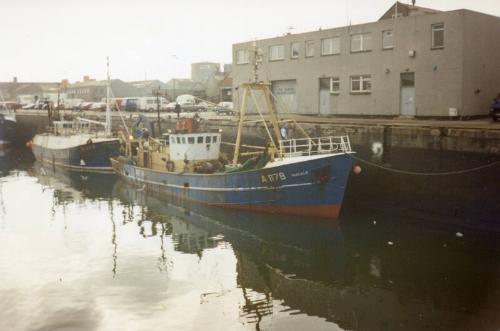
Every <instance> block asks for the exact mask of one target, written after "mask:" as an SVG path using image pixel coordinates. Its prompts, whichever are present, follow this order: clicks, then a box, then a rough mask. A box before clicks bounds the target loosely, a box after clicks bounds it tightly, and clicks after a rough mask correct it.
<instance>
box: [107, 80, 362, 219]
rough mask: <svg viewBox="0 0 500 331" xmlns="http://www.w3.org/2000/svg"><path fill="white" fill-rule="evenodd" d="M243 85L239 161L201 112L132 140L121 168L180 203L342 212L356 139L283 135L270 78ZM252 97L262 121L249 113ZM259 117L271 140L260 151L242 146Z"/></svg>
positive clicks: (328, 214) (325, 214) (117, 164)
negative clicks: (207, 127) (158, 133)
mask: <svg viewBox="0 0 500 331" xmlns="http://www.w3.org/2000/svg"><path fill="white" fill-rule="evenodd" d="M241 90H243V100H242V107H241V109H240V111H239V122H238V131H237V135H236V143H235V144H233V145H234V152H233V157H232V160H229V159H228V158H227V157H224V155H223V154H222V153H221V152H220V151H221V138H222V137H221V133H220V132H218V131H216V132H203V130H200V129H199V128H198V127H199V125H198V122H197V120H196V119H194V118H184V119H179V121H178V122H177V125H176V128H175V130H173V131H172V132H170V133H167V134H164V135H163V139H155V138H152V137H147V139H139V140H134V141H128V142H127V146H128V147H127V153H126V155H125V156H120V157H118V158H114V159H112V164H113V169H114V171H115V172H116V173H117V174H119V175H121V176H122V177H123V178H125V179H126V180H128V181H130V182H132V183H134V184H136V185H137V186H138V187H140V189H142V190H146V191H148V192H152V193H155V194H159V195H161V196H164V197H166V199H167V201H172V202H174V203H175V202H185V201H189V202H196V203H202V204H206V205H209V206H216V207H223V208H232V209H244V210H251V211H256V212H269V213H279V214H291V215H307V216H314V217H322V218H333V219H334V218H337V217H338V215H339V213H340V208H341V205H342V200H343V197H344V192H345V189H346V186H347V181H348V177H349V174H350V172H351V168H352V157H351V156H350V154H351V153H353V151H352V149H351V145H350V142H349V138H348V137H347V136H338V137H333V136H331V137H315V138H313V137H310V136H309V135H308V134H307V133H306V131H305V130H303V129H301V130H300V132H301V133H302V135H303V137H301V138H292V139H287V137H286V138H285V137H283V136H282V135H281V131H280V123H281V124H283V123H284V121H279V120H278V117H277V114H276V112H275V110H274V105H273V102H272V93H271V91H270V84H267V83H264V82H259V81H258V79H257V77H256V76H255V79H254V81H253V82H249V83H244V84H242V85H241V86H240V91H241ZM256 93H260V94H261V95H260V96H261V97H262V96H263V100H266V105H267V113H264V111H262V110H261V109H260V107H259V105H258V102H257V98H256V96H255V94H256ZM252 101H253V103H254V105H253V106H254V107H255V109H257V111H258V114H259V119H258V120H257V121H256V120H249V119H247V117H248V116H247V109H248V107H247V105H250V104H251V102H252ZM256 122H258V123H259V124H261V125H262V126H263V127H264V128H265V131H266V132H267V138H268V143H267V145H266V146H251V147H254V148H257V149H259V150H258V151H256V152H240V149H241V148H242V147H249V146H248V145H243V144H242V143H241V138H242V131H243V126H244V124H245V123H247V124H248V123H254V124H255V123H256ZM268 122H270V123H269V124H268ZM294 124H295V125H297V123H294ZM281 128H282V127H281ZM123 136H124V137H125V135H123ZM244 157H247V159H246V160H242V159H241V158H244Z"/></svg>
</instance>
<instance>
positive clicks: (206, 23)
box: [0, 0, 500, 82]
mask: <svg viewBox="0 0 500 331" xmlns="http://www.w3.org/2000/svg"><path fill="white" fill-rule="evenodd" d="M402 2H406V3H408V2H410V1H408V0H403V1H402ZM499 2H500V1H499V0H481V1H477V0H476V1H473V0H455V1H452V0H417V5H420V6H423V7H430V8H434V9H439V10H452V9H460V8H467V9H471V10H475V11H480V12H484V13H488V14H492V15H496V16H500V3H499ZM393 3H394V1H392V0H356V1H354V0H308V1H296V0H288V1H284V0H283V1H282V0H252V1H249V0H231V1H226V0H205V1H202V0H163V1H161V0H141V1H132V0H85V1H80V0H78V1H75V0H17V1H13V0H0V59H1V61H0V81H10V80H12V77H14V76H17V77H18V78H19V80H20V81H59V80H61V79H63V78H68V79H69V80H70V81H71V82H73V81H76V80H81V78H82V76H83V75H90V76H91V77H94V78H97V79H104V78H105V74H106V68H105V64H106V56H107V55H109V57H110V60H111V75H112V77H114V78H120V79H123V80H142V79H144V78H145V77H147V79H160V80H162V81H166V80H168V79H170V78H172V77H189V75H190V69H191V67H190V64H191V63H192V62H201V61H213V62H221V63H228V62H231V45H232V44H233V43H237V42H243V41H248V40H252V39H254V38H267V37H274V36H277V35H282V34H284V33H286V32H287V31H288V27H294V29H293V30H292V32H293V33H298V32H305V31H310V30H316V29H318V28H319V27H322V28H331V27H337V26H344V25H347V24H348V23H349V22H351V23H352V24H357V23H364V22H370V21H374V20H377V19H378V18H379V17H380V16H381V15H382V14H383V13H384V12H385V11H386V10H387V9H388V8H389V7H390V6H391V5H392V4H393Z"/></svg>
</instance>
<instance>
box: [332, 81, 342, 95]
mask: <svg viewBox="0 0 500 331" xmlns="http://www.w3.org/2000/svg"><path fill="white" fill-rule="evenodd" d="M330 93H331V94H339V93H340V78H338V77H330Z"/></svg>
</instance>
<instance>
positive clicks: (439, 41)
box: [432, 23, 444, 48]
mask: <svg viewBox="0 0 500 331" xmlns="http://www.w3.org/2000/svg"><path fill="white" fill-rule="evenodd" d="M432 48H444V24H443V23H439V24H433V25H432Z"/></svg>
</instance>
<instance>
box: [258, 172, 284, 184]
mask: <svg viewBox="0 0 500 331" xmlns="http://www.w3.org/2000/svg"><path fill="white" fill-rule="evenodd" d="M285 179H286V176H285V173H283V172H276V173H272V174H267V175H261V176H260V181H261V182H262V184H266V183H276V182H279V181H282V180H285Z"/></svg>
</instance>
